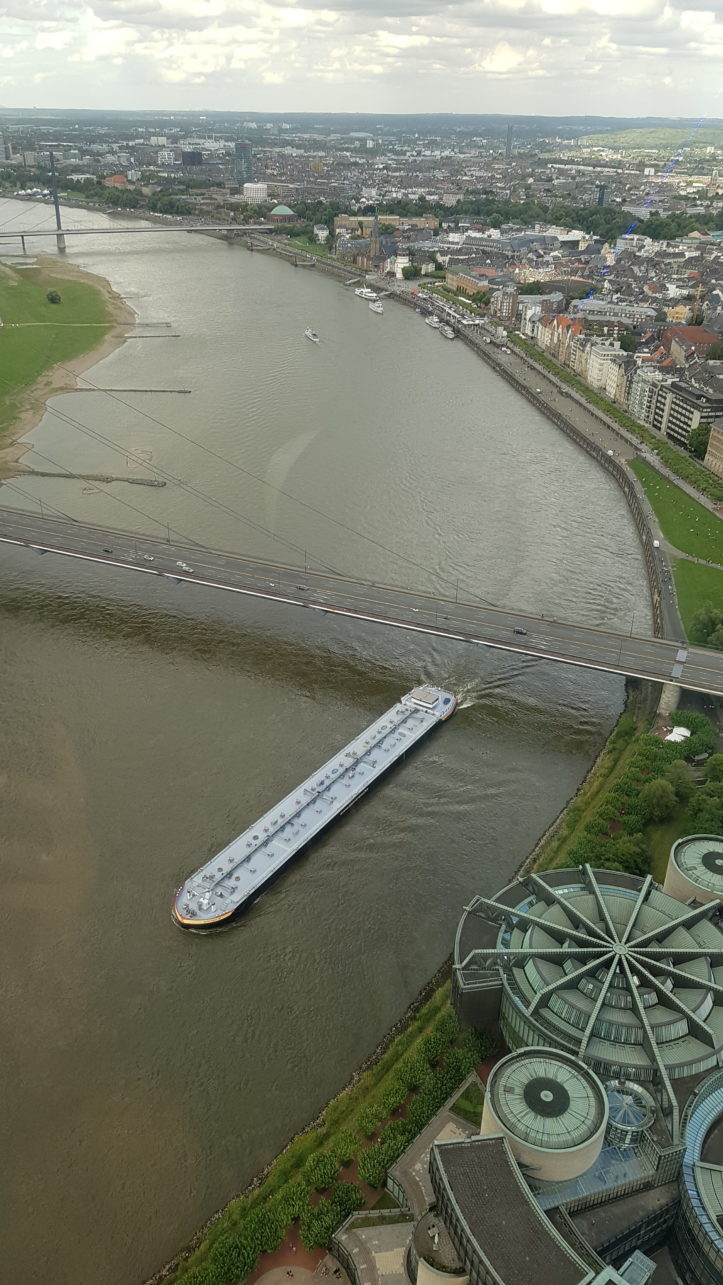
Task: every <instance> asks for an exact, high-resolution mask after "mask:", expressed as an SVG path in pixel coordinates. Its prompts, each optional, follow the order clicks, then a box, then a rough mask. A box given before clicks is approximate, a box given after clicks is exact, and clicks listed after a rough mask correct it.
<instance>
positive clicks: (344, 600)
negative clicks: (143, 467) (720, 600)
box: [0, 508, 723, 696]
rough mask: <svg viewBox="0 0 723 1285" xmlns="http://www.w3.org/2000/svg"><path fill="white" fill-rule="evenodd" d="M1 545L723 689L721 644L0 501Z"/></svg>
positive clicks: (716, 691) (717, 692)
mask: <svg viewBox="0 0 723 1285" xmlns="http://www.w3.org/2000/svg"><path fill="white" fill-rule="evenodd" d="M0 543H3V544H11V545H20V546H23V547H25V548H28V549H33V550H35V551H36V552H37V553H38V554H47V553H50V554H57V555H59V556H61V557H65V558H79V559H81V560H83V561H87V562H95V563H98V564H100V565H104V566H107V567H114V568H117V567H121V568H124V569H125V570H130V571H134V572H136V573H141V574H143V575H148V576H158V577H162V578H164V579H166V580H169V581H171V582H173V583H176V584H178V585H181V584H184V583H189V584H195V585H204V586H206V587H208V588H211V589H223V590H225V591H226V592H230V593H237V594H244V595H247V596H250V597H254V598H263V599H266V600H267V601H268V602H270V603H284V604H287V605H291V606H295V607H302V608H305V609H307V610H312V611H316V612H319V613H321V614H323V615H334V616H346V617H350V618H352V619H355V620H364V621H368V622H371V623H373V624H378V625H386V626H390V627H392V628H395V629H407V630H411V631H412V632H414V633H418V634H433V635H434V636H436V637H438V638H450V639H453V640H456V641H459V642H465V643H472V644H474V645H476V646H482V647H494V648H498V649H500V650H502V651H510V652H517V653H518V654H520V655H524V656H536V657H537V658H538V659H541V660H554V661H558V662H560V663H562V664H566V665H579V666H582V667H583V668H585V669H598V670H604V671H605V672H607V673H611V674H622V675H624V676H626V677H631V678H642V679H649V680H652V681H653V682H658V683H674V684H676V685H677V686H679V687H685V688H688V689H689V690H691V691H697V692H704V693H708V694H710V695H713V696H723V652H716V651H712V650H707V649H706V648H703V647H689V646H688V644H687V643H685V642H680V643H678V642H675V641H670V640H667V639H664V638H654V637H647V636H639V635H637V634H633V633H632V629H631V632H630V633H620V632H616V631H615V630H611V629H602V628H597V627H594V626H592V627H591V626H588V625H578V624H571V623H569V622H566V621H562V620H554V619H548V618H545V617H544V616H534V615H530V614H529V613H525V612H518V611H511V610H509V609H507V608H501V607H493V606H488V605H486V604H485V603H483V602H469V601H461V600H459V598H458V597H455V598H442V597H437V596H435V595H432V594H425V593H418V592H416V591H414V590H410V589H400V588H394V587H392V586H391V585H382V584H373V583H368V582H365V581H361V580H353V579H349V578H347V577H345V576H341V575H337V574H335V573H332V572H327V571H312V570H310V569H308V568H305V569H303V570H302V569H300V568H298V567H293V566H289V565H286V564H283V563H279V562H267V561H263V560H260V559H256V558H247V557H241V556H240V555H238V554H235V553H229V552H225V551H223V550H220V549H207V548H204V547H202V546H200V545H197V544H196V545H189V544H184V543H181V542H177V541H175V540H173V541H172V540H171V539H170V533H169V538H168V539H163V538H154V537H152V536H145V535H143V536H140V535H135V534H134V533H132V532H128V531H121V530H117V529H115V528H112V527H99V526H91V525H88V524H85V523H82V522H75V521H71V520H65V519H63V518H57V517H54V516H48V515H42V514H41V515H38V514H31V513H25V512H23V511H21V510H17V509H6V508H1V509H0Z"/></svg>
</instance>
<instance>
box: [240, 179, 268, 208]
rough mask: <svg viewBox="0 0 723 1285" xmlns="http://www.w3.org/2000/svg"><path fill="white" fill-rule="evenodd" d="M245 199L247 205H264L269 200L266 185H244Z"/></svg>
mask: <svg viewBox="0 0 723 1285" xmlns="http://www.w3.org/2000/svg"><path fill="white" fill-rule="evenodd" d="M243 198H244V201H245V202H246V204H247V205H264V204H265V202H266V201H267V200H268V199H269V189H268V187H267V185H266V183H244V186H243Z"/></svg>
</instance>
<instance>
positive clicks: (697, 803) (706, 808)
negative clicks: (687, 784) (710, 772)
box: [685, 781, 723, 834]
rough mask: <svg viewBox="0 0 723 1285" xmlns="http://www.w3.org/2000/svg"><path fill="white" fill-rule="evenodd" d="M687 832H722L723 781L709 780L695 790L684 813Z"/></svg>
mask: <svg viewBox="0 0 723 1285" xmlns="http://www.w3.org/2000/svg"><path fill="white" fill-rule="evenodd" d="M685 821H686V826H687V829H688V833H689V834H696V833H697V834H723V783H722V782H720V781H711V782H710V784H709V785H704V786H703V789H702V790H696V791H695V794H694V795H693V797H692V799H691V800H690V803H689V804H688V808H687V811H686V814H685Z"/></svg>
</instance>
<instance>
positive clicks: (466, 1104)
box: [452, 1080, 485, 1127]
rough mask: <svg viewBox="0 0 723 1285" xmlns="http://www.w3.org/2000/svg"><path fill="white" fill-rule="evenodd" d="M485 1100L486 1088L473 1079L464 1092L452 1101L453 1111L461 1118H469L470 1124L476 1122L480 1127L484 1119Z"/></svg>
mask: <svg viewBox="0 0 723 1285" xmlns="http://www.w3.org/2000/svg"><path fill="white" fill-rule="evenodd" d="M484 1100H485V1095H484V1090H483V1089H482V1086H481V1085H480V1084H479V1083H478V1082H477V1081H476V1080H472V1081H471V1083H470V1084H468V1085H467V1088H466V1089H465V1090H464V1092H462V1093H460V1095H459V1097H458V1098H457V1099H456V1100H455V1101H454V1102H453V1103H452V1111H453V1112H454V1114H455V1115H458V1116H459V1117H460V1119H462V1120H467V1122H468V1123H469V1124H476V1125H477V1126H478V1127H479V1123H480V1120H481V1119H482V1104H483V1102H484Z"/></svg>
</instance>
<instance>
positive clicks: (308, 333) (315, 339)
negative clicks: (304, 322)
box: [304, 326, 319, 344]
mask: <svg viewBox="0 0 723 1285" xmlns="http://www.w3.org/2000/svg"><path fill="white" fill-rule="evenodd" d="M304 334H305V335H306V338H307V339H310V340H311V342H312V344H318V342H319V336H318V335H317V333H316V331H315V330H312V329H311V326H307V327H306V330H305V331H304Z"/></svg>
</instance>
